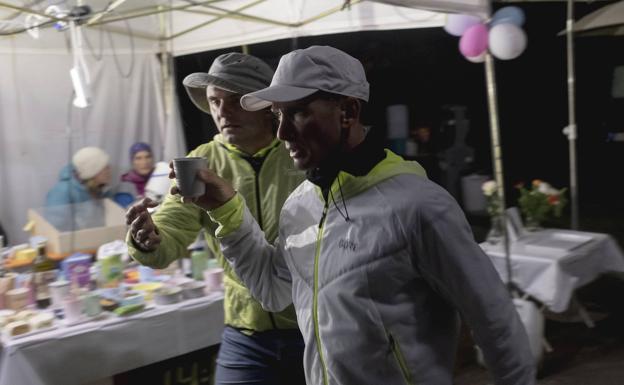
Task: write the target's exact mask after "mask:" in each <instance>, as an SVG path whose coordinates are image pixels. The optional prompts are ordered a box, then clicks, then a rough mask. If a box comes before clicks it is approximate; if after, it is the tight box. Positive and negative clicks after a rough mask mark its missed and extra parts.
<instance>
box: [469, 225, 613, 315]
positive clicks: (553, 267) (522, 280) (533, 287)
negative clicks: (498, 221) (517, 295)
mask: <svg viewBox="0 0 624 385" xmlns="http://www.w3.org/2000/svg"><path fill="white" fill-rule="evenodd" d="M554 234H564V235H570V236H572V237H574V236H578V237H579V238H582V237H589V238H591V240H590V241H589V242H586V243H583V244H581V245H580V246H578V247H576V248H573V249H571V250H563V249H556V248H550V247H540V246H534V245H533V246H532V245H527V244H526V243H524V242H523V241H520V242H516V243H514V244H512V247H511V274H512V277H513V282H514V283H515V284H516V285H517V286H518V287H519V288H520V289H522V290H524V291H525V292H526V293H528V294H529V295H531V296H532V297H534V298H535V299H537V300H539V301H541V302H542V303H543V304H545V305H546V306H547V307H548V308H549V309H550V310H551V311H553V312H556V313H557V312H563V311H565V310H566V309H567V307H568V305H569V302H570V299H571V298H572V294H573V293H574V289H576V288H578V287H580V286H583V285H585V284H587V283H589V282H591V281H593V280H594V279H596V278H597V277H598V276H599V275H600V274H603V273H606V272H624V255H622V251H621V250H620V248H619V247H618V245H617V243H616V242H615V241H614V240H613V238H612V237H611V236H609V235H608V234H599V233H588V232H580V231H571V230H554V229H548V230H542V232H541V233H540V234H534V236H535V235H541V236H546V237H548V236H552V235H554ZM481 247H482V248H483V250H484V251H485V252H486V253H487V254H488V255H489V257H490V259H491V260H492V263H493V264H494V267H495V268H496V270H497V271H498V273H499V275H500V276H501V279H502V280H503V282H507V265H506V262H505V252H504V250H503V246H502V244H498V245H490V244H488V243H482V244H481Z"/></svg>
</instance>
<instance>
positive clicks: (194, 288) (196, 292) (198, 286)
mask: <svg viewBox="0 0 624 385" xmlns="http://www.w3.org/2000/svg"><path fill="white" fill-rule="evenodd" d="M180 288H181V289H182V297H184V299H191V298H199V297H203V296H204V294H205V293H204V289H206V284H205V283H203V282H199V281H191V282H187V283H184V284H182V285H180Z"/></svg>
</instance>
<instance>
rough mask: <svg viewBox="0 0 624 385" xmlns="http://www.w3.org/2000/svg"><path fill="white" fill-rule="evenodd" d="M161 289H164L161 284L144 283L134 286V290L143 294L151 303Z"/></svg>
mask: <svg viewBox="0 0 624 385" xmlns="http://www.w3.org/2000/svg"><path fill="white" fill-rule="evenodd" d="M161 287H163V284H162V283H161V282H143V283H137V284H136V285H132V290H133V291H138V292H141V293H143V296H144V297H145V300H146V301H151V300H152V298H153V296H154V292H155V291H156V290H158V289H160V288H161Z"/></svg>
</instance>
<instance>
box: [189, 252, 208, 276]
mask: <svg viewBox="0 0 624 385" xmlns="http://www.w3.org/2000/svg"><path fill="white" fill-rule="evenodd" d="M209 257H210V254H208V252H207V251H206V250H202V249H199V250H193V252H191V275H192V276H193V279H196V280H198V281H203V280H204V270H206V269H207V268H208V259H209Z"/></svg>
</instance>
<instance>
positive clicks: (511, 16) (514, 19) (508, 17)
mask: <svg viewBox="0 0 624 385" xmlns="http://www.w3.org/2000/svg"><path fill="white" fill-rule="evenodd" d="M524 20H525V17H524V11H523V10H522V9H520V8H518V7H505V8H501V9H499V10H498V11H496V12H495V13H494V16H492V20H491V21H490V28H491V27H494V26H495V25H498V24H514V25H516V26H518V27H520V26H522V24H524Z"/></svg>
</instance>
